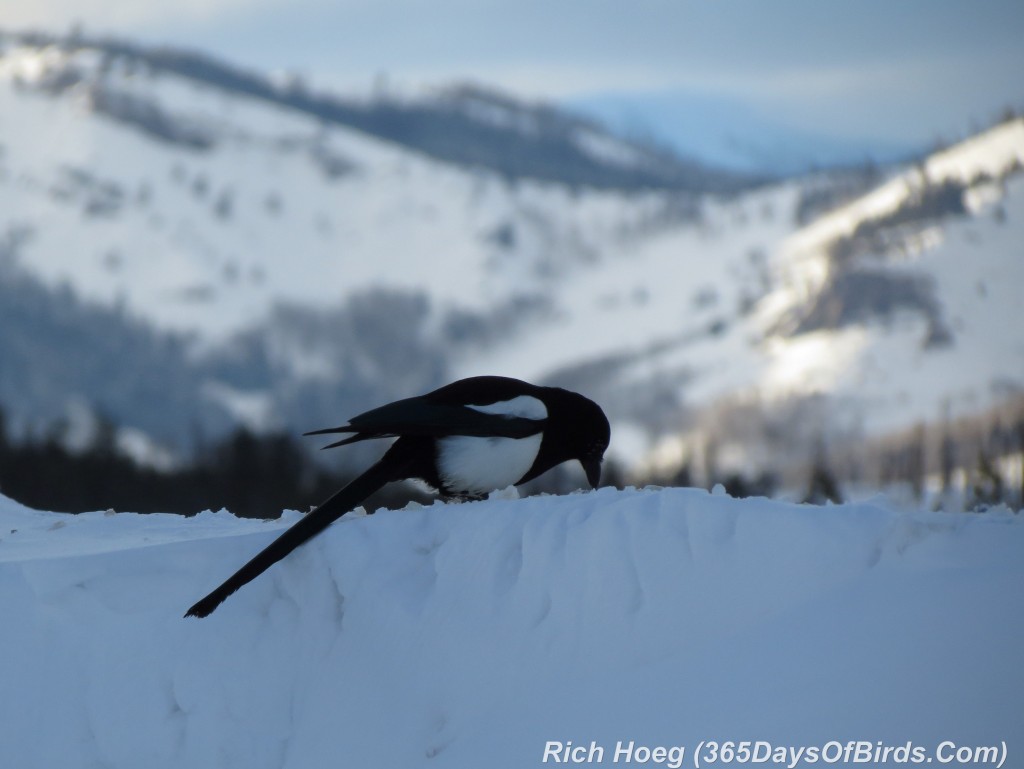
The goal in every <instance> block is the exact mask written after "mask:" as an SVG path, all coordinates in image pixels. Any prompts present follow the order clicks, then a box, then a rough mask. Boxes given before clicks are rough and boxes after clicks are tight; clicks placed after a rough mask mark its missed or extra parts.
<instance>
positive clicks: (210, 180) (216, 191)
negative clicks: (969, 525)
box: [0, 35, 1024, 464]
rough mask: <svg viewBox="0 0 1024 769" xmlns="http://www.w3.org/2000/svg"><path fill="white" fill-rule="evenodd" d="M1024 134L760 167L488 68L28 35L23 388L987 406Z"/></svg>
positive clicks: (739, 404) (997, 386)
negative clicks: (833, 171)
mask: <svg viewBox="0 0 1024 769" xmlns="http://www.w3.org/2000/svg"><path fill="white" fill-rule="evenodd" d="M1022 157H1024V121H1021V120H1016V121H1011V122H1008V123H1005V124H1003V125H1001V126H998V127H996V128H994V129H992V130H991V131H989V132H987V133H985V134H982V135H980V136H978V137H976V138H975V139H973V140H971V141H970V142H967V143H965V144H963V145H958V146H956V147H952V148H950V149H949V150H947V151H946V152H944V153H940V154H937V155H935V156H933V157H931V158H929V159H927V160H926V161H924V162H923V163H922V164H921V165H920V166H919V167H916V168H911V169H906V170H903V171H900V172H899V173H897V174H895V175H889V177H888V178H886V176H887V175H885V174H881V173H880V172H877V171H874V172H871V173H868V172H865V173H864V174H861V175H859V176H858V175H856V174H848V175H846V176H843V177H842V178H838V179H837V178H832V177H816V178H810V179H806V180H800V181H789V182H787V183H785V184H781V185H776V186H752V181H751V180H749V179H742V178H740V177H737V176H735V175H733V174H729V173H724V172H723V173H716V172H714V171H712V170H709V169H708V168H706V167H703V166H699V165H698V164H695V163H688V162H684V161H682V160H679V159H677V158H674V157H672V156H669V155H664V154H659V153H657V152H655V151H654V150H651V149H650V148H648V147H645V146H643V145H636V144H632V143H630V142H628V141H625V140H622V139H620V138H617V137H616V136H615V135H613V134H611V133H609V132H607V131H605V130H604V129H602V128H600V126H598V125H596V124H594V123H589V122H586V121H583V120H578V119H576V118H572V117H571V116H566V115H564V114H562V113H559V112H556V111H554V110H551V109H549V108H546V107H541V106H537V105H527V104H523V103H520V102H517V101H515V100H513V99H511V98H508V97H504V96H497V95H495V94H491V93H489V92H487V91H485V90H483V89H480V88H468V89H467V88H463V89H455V90H451V91H447V92H444V93H440V94H435V95H432V96H428V97H418V98H410V97H403V98H398V97H389V96H387V95H383V94H377V95H374V96H371V97H367V98H365V99H362V100H356V99H352V98H349V99H342V98H340V97H336V96H333V95H331V94H324V93H319V92H312V91H311V90H310V89H309V88H308V87H306V86H304V85H303V84H302V83H300V82H296V81H287V82H285V81H281V82H279V81H276V80H274V79H272V78H264V77H261V76H258V75H254V74H252V73H246V72H241V71H239V70H236V69H233V68H231V67H229V66H227V65H224V64H221V63H219V62H217V61H215V60H212V59H209V58H208V57H204V56H199V55H196V54H185V53H181V52H174V51H153V50H147V49H141V48H138V47H135V46H132V45H129V44H126V43H116V42H110V41H86V40H82V39H63V40H57V39H55V38H51V37H46V36H43V35H19V36H13V35H7V36H5V37H3V38H0V321H2V323H0V404H3V406H4V407H5V408H6V409H7V410H8V411H9V412H11V417H12V419H11V420H10V421H12V422H13V423H14V424H15V426H16V427H17V426H20V428H21V429H25V427H26V426H28V425H32V424H35V425H39V424H43V423H45V422H46V421H48V420H51V419H53V418H54V416H55V415H58V414H61V413H64V412H66V411H67V410H68V409H69V408H71V409H72V411H75V410H77V411H81V410H82V404H85V405H86V406H87V407H88V409H96V408H99V409H100V410H102V411H104V412H106V413H108V414H109V415H110V416H112V417H113V418H114V419H115V420H117V421H118V422H120V423H122V424H124V425H125V426H126V427H128V428H132V429H134V430H135V431H136V432H135V433H134V435H135V436H136V438H137V437H138V436H139V435H148V436H150V437H151V438H153V439H155V440H156V441H158V442H161V443H164V444H168V445H169V446H170V447H171V448H172V449H177V450H179V451H180V450H184V448H186V447H187V446H188V444H189V441H190V440H192V439H193V438H194V434H195V432H196V430H197V429H198V430H202V431H205V432H207V433H214V434H216V433H217V432H218V431H221V430H223V429H225V428H226V427H228V426H229V425H231V424H233V423H236V422H237V421H242V422H244V423H246V424H249V425H251V426H255V427H260V428H266V427H272V426H284V427H287V428H289V429H295V430H299V429H308V428H312V427H319V426H322V425H324V424H330V423H333V422H336V421H337V420H339V419H340V418H344V417H345V416H346V415H349V414H351V413H353V412H355V411H357V410H359V409H362V408H365V407H369V406H372V405H375V404H379V403H380V402H383V401H386V400H388V399H392V398H397V397H403V396H407V395H409V394H410V393H414V392H420V391H423V390H425V389H427V388H429V387H432V386H435V385H437V384H440V383H441V382H442V381H445V380H447V379H450V378H453V377H455V376H459V375H467V374H473V373H484V372H488V373H500V374H508V375H512V376H519V377H522V378H527V379H534V380H539V381H547V382H555V383H563V384H566V385H570V386H573V387H575V388H577V389H580V390H582V391H584V392H586V393H588V394H590V395H592V396H593V397H595V398H597V399H599V400H600V401H601V402H602V403H603V404H605V405H606V407H607V409H608V411H609V412H610V413H611V415H612V418H613V421H614V423H615V440H614V441H613V452H614V453H616V454H617V455H618V456H620V457H622V458H625V459H626V460H627V461H628V462H630V463H633V464H635V463H636V462H637V458H638V457H640V456H643V455H645V454H646V453H647V452H648V451H649V449H650V448H651V447H652V446H655V445H657V446H659V451H660V454H659V456H661V457H662V459H663V460H664V461H667V462H671V461H679V459H680V457H681V456H682V455H684V454H686V453H687V452H692V447H693V446H695V445H700V444H702V443H703V444H706V443H707V441H708V440H709V437H708V436H709V434H710V431H709V424H711V423H713V424H714V426H715V430H716V431H717V433H716V438H715V440H716V441H717V444H718V449H719V454H720V455H721V456H720V457H719V458H720V459H722V460H727V459H728V458H729V457H730V456H732V457H733V458H734V459H735V461H737V462H757V461H761V460H764V459H765V456H764V454H765V453H766V452H768V453H772V452H775V453H777V452H776V450H775V449H771V450H770V451H769V449H763V450H759V449H758V448H757V446H766V445H767V444H766V443H765V441H764V440H762V439H760V438H759V439H758V440H756V441H754V440H749V437H750V436H749V435H746V434H744V429H747V428H749V427H750V426H751V425H752V424H754V421H752V420H750V419H745V418H740V419H737V418H736V416H735V415H736V414H737V413H741V414H743V413H746V412H745V411H744V410H749V409H760V405H759V404H765V403H771V404H774V405H773V409H772V412H773V413H774V414H776V415H786V414H793V413H800V414H801V415H802V416H801V418H799V419H790V418H788V417H786V416H775V417H774V418H775V419H776V421H779V420H781V421H783V422H785V424H783V425H778V424H775V425H772V424H769V423H768V421H770V420H768V421H766V420H765V419H764V418H761V420H760V421H759V422H757V424H758V425H759V429H761V430H762V432H771V431H772V430H775V431H776V432H778V431H779V430H780V429H781V428H785V430H784V431H783V432H785V434H786V435H787V436H790V437H793V434H794V431H796V432H797V433H799V435H798V436H796V437H797V438H799V440H796V439H794V440H792V441H786V442H787V443H788V445H790V446H792V447H795V448H794V449H793V450H794V451H805V449H806V446H807V445H808V441H811V440H813V437H814V436H815V435H820V434H821V433H822V432H823V431H824V430H826V429H832V427H831V426H832V423H834V422H835V423H838V424H839V425H840V427H842V428H843V429H857V430H862V431H869V432H871V431H886V430H891V429H898V428H900V427H901V426H904V425H906V424H909V423H911V422H912V421H913V420H916V419H920V418H935V417H936V416H937V415H938V412H939V410H940V409H941V408H942V407H943V404H949V405H948V408H951V409H953V410H954V412H955V413H968V412H970V411H976V410H980V409H983V408H986V407H987V406H988V405H990V404H991V403H994V402H997V401H998V399H999V398H1000V397H1002V396H1003V395H1005V394H1006V393H1009V392H1013V391H1015V390H1019V389H1020V388H1021V386H1022V382H1024V343H1022V335H1021V332H1020V330H1019V328H1018V324H1016V323H1014V322H1013V321H1014V318H1015V317H1016V314H1017V300H1016V293H1017V292H1018V291H1019V289H1018V288H1017V287H1019V286H1020V285H1024V281H1022V278H1024V273H1022V270H1024V260H1022V259H1021V251H1020V243H1021V242H1024V239H1022V234H1024V233H1022V228H1024V210H1022V208H1024V202H1022V200H1024V198H1022V184H1024V175H1022V174H1020V173H1018V172H1019V170H1020V166H1021V158H1022ZM844 199H845V200H846V201H847V202H846V203H845V205H843V206H842V207H840V208H836V209H835V210H832V211H831V212H830V213H825V214H821V211H823V210H825V209H828V208H829V207H833V208H834V207H835V205H836V202H837V200H844ZM69 404H71V406H70V407H69ZM808 408H810V409H811V410H810V411H808ZM786 409H790V411H786ZM761 411H763V409H761ZM808 415H810V416H808ZM737 422H739V423H740V428H743V429H737V430H731V429H725V426H727V425H728V424H735V423H737ZM826 422H827V423H828V424H825V423H826ZM787 431H788V432H787ZM680 436H682V437H680ZM761 438H763V435H762V436H761ZM137 443H138V441H136V444H137ZM797 447H798V448H797ZM759 451H760V452H761V455H760V456H759V454H758V452H759ZM773 456H774V454H773Z"/></svg>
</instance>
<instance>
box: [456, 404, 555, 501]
mask: <svg viewBox="0 0 1024 769" xmlns="http://www.w3.org/2000/svg"><path fill="white" fill-rule="evenodd" d="M467 407H468V408H471V409H473V410H474V411H479V412H481V413H483V414H500V415H502V416H509V417H523V418H525V419H536V420H542V419H547V416H548V410H547V407H546V406H545V405H544V402H543V401H542V400H540V399H539V398H534V397H533V396H530V395H519V396H517V397H515V398H512V399H511V400H507V401H498V402H497V403H488V404H486V405H484V406H476V405H467ZM542 437H543V435H542V434H541V433H539V432H538V433H537V434H536V435H530V436H527V437H526V438H481V437H476V436H468V435H453V436H449V437H447V438H441V439H440V440H439V441H438V458H437V460H438V461H437V466H438V471H439V474H440V476H441V480H442V481H444V484H445V486H446V487H447V488H448V490H449V491H453V492H457V493H460V494H467V495H472V496H482V495H484V494H487V493H488V492H491V491H495V490H496V489H504V488H507V487H509V486H511V485H512V484H514V483H516V481H518V480H519V479H520V478H522V477H523V476H524V475H526V472H527V471H528V470H529V469H530V468H531V467H533V461H534V460H535V459H536V458H537V452H538V451H540V442H541V438H542Z"/></svg>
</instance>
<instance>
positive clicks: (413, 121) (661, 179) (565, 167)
mask: <svg viewBox="0 0 1024 769" xmlns="http://www.w3.org/2000/svg"><path fill="white" fill-rule="evenodd" d="M5 42H6V43H7V44H8V45H10V44H15V45H26V46H33V47H45V46H57V47H60V48H62V49H64V50H67V51H77V50H82V49H92V50H96V51H98V52H99V53H100V54H102V55H103V56H104V57H105V60H106V61H107V62H108V64H107V65H105V66H109V63H113V62H119V63H120V64H122V65H123V66H129V67H131V66H135V67H142V68H146V69H148V70H149V71H152V72H155V73H159V72H166V73H172V74H175V75H178V76H180V77H184V78H188V79H190V80H193V81H195V82H198V83H203V84H206V85H209V86H214V87H216V88H220V89H223V90H225V91H228V92H232V93H236V94H242V95H246V96H250V97H253V98H256V99H261V100H265V101H267V102H271V103H273V104H276V105H280V106H282V107H286V108H290V109H293V110H297V111H299V112H302V113H305V114H307V115H311V116H313V117H316V118H317V119H319V120H322V121H324V122H325V123H335V124H339V125H344V126H349V127H351V128H355V129H358V130H360V131H363V132H365V133H367V134H371V135H373V136H376V137H379V138H381V139H386V140H388V141H392V142H395V143H398V144H401V145H404V146H407V147H410V148H412V149H415V150H418V151H420V152H423V153H425V154H427V155H429V156H431V157H434V158H436V159H438V160H442V161H446V162H450V163H455V164H458V165H462V166H479V167H482V168H487V169H491V170H493V171H496V172H498V173H499V174H501V175H502V176H504V177H506V178H508V179H510V180H515V179H538V180H542V181H551V182H559V183H563V184H568V185H570V186H584V187H594V188H606V189H621V190H642V189H660V190H679V191H685V192H694V193H701V192H735V191H738V190H741V189H744V188H747V187H750V186H753V185H754V184H756V183H758V180H757V179H755V178H754V177H752V176H749V175H743V174H739V173H734V172H729V171H723V170H720V169H715V168H710V167H707V166H704V165H702V164H700V163H697V162H694V161H688V160H685V159H683V158H680V157H679V156H678V155H676V154H675V153H673V152H672V151H670V150H668V149H665V148H662V147H656V146H654V145H652V144H650V143H642V142H636V141H626V140H623V139H621V138H618V137H616V136H614V135H612V134H611V133H610V132H609V131H608V130H607V129H606V128H605V127H604V126H602V125H600V124H599V123H596V122H594V121H591V120H587V119H584V118H581V117H577V116H575V115H571V114H569V113H566V112H563V111H561V110H558V109H555V108H553V107H551V106H548V105H544V104H528V103H525V102H522V101H518V100H516V99H514V98H512V97H509V96H506V95H503V94H500V93H497V92H495V91H492V90H488V89H484V88H480V87H475V86H463V87H457V88H453V89H449V90H448V91H445V92H442V93H441V94H440V95H438V96H436V97H431V98H424V99H419V100H412V99H398V98H395V97H389V96H388V94H387V93H379V94H376V95H375V98H373V99H371V100H355V99H345V98H342V97H340V96H337V95H334V94H330V93H323V92H314V91H311V90H309V89H308V88H307V87H306V86H305V85H304V84H303V83H302V82H301V81H300V80H299V79H297V78H292V79H290V80H289V81H288V82H285V83H278V82H275V81H274V80H272V79H270V78H268V77H266V76H264V75H260V74H256V73H252V72H248V71H245V70H242V69H239V68H237V67H233V66H231V65H229V64H226V63H224V62H222V61H219V60H217V59H215V58H213V57H211V56H208V55H205V54H201V53H197V52H192V51H184V50H180V49H174V48H147V47H143V46H139V45H135V44H132V43H128V42H125V41H120V40H114V39H109V38H94V37H89V36H86V35H83V34H77V33H74V32H72V33H71V34H69V35H64V36H61V35H53V34H49V33H43V32H25V33H5V32H2V31H0V45H3V44H4V43H5ZM81 77H84V74H83V73H76V72H75V71H74V70H71V69H69V70H67V71H65V72H62V73H61V76H60V78H59V79H58V80H55V81H54V83H53V84H51V87H52V88H58V89H65V88H68V87H71V86H73V85H75V84H76V83H77V82H78V78H81ZM96 85H98V86H100V92H99V94H98V95H99V98H94V107H95V108H96V109H99V110H101V111H104V112H106V113H107V114H108V115H110V116H111V117H112V118H115V119H120V120H122V121H125V122H128V123H132V124H134V125H136V126H137V127H139V128H141V129H143V130H146V131H147V132H148V133H150V134H151V135H154V136H155V137H156V138H160V139H163V140H167V141H175V142H177V143H184V144H189V145H190V146H193V147H194V148H196V149H203V148H204V147H205V146H208V145H207V141H208V140H207V139H206V138H205V137H204V136H202V135H201V134H197V133H195V132H186V133H182V132H180V131H177V130H176V129H174V127H173V126H170V125H169V124H168V123H167V122H166V121H164V120H162V119H161V116H160V114H159V113H158V112H155V111H153V110H151V109H146V108H145V107H146V105H140V104H139V103H138V100H137V99H132V98H131V97H128V98H118V97H119V96H121V95H119V94H115V93H106V92H104V91H103V90H102V86H101V84H96ZM609 146H611V147H612V148H613V151H608V150H607V148H608V147H609Z"/></svg>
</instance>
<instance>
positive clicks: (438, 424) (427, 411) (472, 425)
mask: <svg viewBox="0 0 1024 769" xmlns="http://www.w3.org/2000/svg"><path fill="white" fill-rule="evenodd" d="M544 424H545V420H543V419H528V418H526V417H521V416H510V415H506V414H491V413H485V412H483V411H479V410H477V409H475V408H472V407H470V406H462V405H457V404H450V403H439V402H437V401H433V400H429V399H427V398H424V397H422V396H421V397H416V398H406V399H404V400H400V401H395V402H394V403H389V404H387V405H386V406H381V407H379V408H375V409H371V410H370V411H367V412H365V413H363V414H360V415H359V416H357V417H353V418H352V419H350V420H349V423H348V424H347V425H342V426H341V427H329V428H327V429H324V430H313V431H312V432H308V433H305V434H306V435H327V434H330V433H355V434H354V435H352V436H350V437H348V438H345V439H344V440H340V441H337V442H336V443H332V444H330V445H328V446H324V448H325V449H330V448H334V447H335V446H343V445H345V444H346V443H355V442H356V441H362V440H366V439H367V438H387V437H392V436H395V435H419V436H430V437H434V438H442V437H445V436H448V435H469V436H477V437H495V438H525V437H527V436H529V435H536V434H537V433H539V432H540V431H541V430H543V429H544Z"/></svg>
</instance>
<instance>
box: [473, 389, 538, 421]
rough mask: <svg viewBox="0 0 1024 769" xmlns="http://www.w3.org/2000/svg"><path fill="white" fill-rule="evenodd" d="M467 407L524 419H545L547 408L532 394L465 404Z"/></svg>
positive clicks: (486, 412)
mask: <svg viewBox="0 0 1024 769" xmlns="http://www.w3.org/2000/svg"><path fill="white" fill-rule="evenodd" d="M466 407H467V408H471V409H473V411H479V412H481V413H483V414H501V415H503V416H507V417H523V418H524V419H547V418H548V409H547V406H545V405H544V401H542V400H541V399H540V398H534V397H533V396H532V395H519V396H517V397H515V398H512V400H507V401H498V402H497V403H488V404H487V405H486V406H474V405H471V404H467V406H466Z"/></svg>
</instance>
